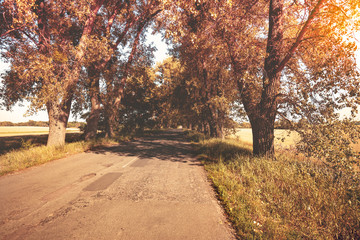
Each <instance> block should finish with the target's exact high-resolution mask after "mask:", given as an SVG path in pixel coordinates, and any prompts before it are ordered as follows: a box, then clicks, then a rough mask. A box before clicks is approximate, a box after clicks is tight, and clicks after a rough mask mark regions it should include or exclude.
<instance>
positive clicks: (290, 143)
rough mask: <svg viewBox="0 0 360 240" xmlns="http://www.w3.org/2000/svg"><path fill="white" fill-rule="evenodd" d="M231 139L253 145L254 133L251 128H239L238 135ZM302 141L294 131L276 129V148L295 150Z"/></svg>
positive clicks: (232, 136)
mask: <svg viewBox="0 0 360 240" xmlns="http://www.w3.org/2000/svg"><path fill="white" fill-rule="evenodd" d="M230 138H236V139H239V140H240V141H242V142H244V143H247V144H250V145H252V142H253V139H252V132H251V128H238V129H236V133H235V134H233V135H231V136H230ZM299 140H300V136H299V135H298V134H297V133H296V132H293V131H289V130H284V129H275V147H276V148H283V149H290V148H293V147H294V146H295V144H296V142H297V141H299Z"/></svg>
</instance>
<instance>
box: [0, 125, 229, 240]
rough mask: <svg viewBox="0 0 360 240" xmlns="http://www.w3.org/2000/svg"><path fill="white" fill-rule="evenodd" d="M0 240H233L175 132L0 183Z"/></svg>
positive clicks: (201, 174)
mask: <svg viewBox="0 0 360 240" xmlns="http://www.w3.org/2000/svg"><path fill="white" fill-rule="evenodd" d="M0 239H6V240H9V239H51V240H52V239H126V240H128V239H129V240H131V239H134V240H135V239H136V240H137V239H139V240H140V239H141V240H143V239H171V240H172V239H181V240H186V239H196V240H197V239H206V240H208V239H214V240H215V239H216V240H225V239H235V237H234V235H233V230H232V229H231V227H230V226H229V224H228V223H227V220H226V218H225V217H224V214H223V211H222V209H221V207H220V206H219V204H218V202H217V200H216V197H215V194H214V191H213V189H212V188H211V184H210V183H209V181H208V180H207V178H206V175H205V172H204V169H203V167H202V166H201V164H200V163H199V162H198V161H197V160H196V159H195V158H194V156H193V154H192V152H191V145H190V144H189V143H187V142H186V141H184V140H183V134H182V132H181V131H180V130H172V131H166V132H163V133H160V134H158V135H156V136H152V137H144V138H141V139H138V140H136V141H132V142H128V143H123V144H120V145H119V146H114V147H109V148H106V149H102V150H97V151H92V152H87V153H82V154H78V155H74V156H70V157H68V158H64V159H60V160H57V161H53V162H50V163H47V164H45V165H42V166H39V167H33V168H30V169H27V170H24V171H20V172H18V173H15V174H12V175H7V176H3V177H0Z"/></svg>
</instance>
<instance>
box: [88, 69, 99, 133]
mask: <svg viewBox="0 0 360 240" xmlns="http://www.w3.org/2000/svg"><path fill="white" fill-rule="evenodd" d="M88 71H89V80H90V90H89V91H90V101H91V110H90V114H89V117H88V118H87V119H86V123H87V124H86V129H85V134H84V135H85V140H91V139H95V138H96V134H97V130H98V125H99V119H100V112H101V102H100V96H99V94H100V86H99V81H100V72H99V71H97V69H96V67H94V66H91V67H89V69H88Z"/></svg>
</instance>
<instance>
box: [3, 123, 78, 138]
mask: <svg viewBox="0 0 360 240" xmlns="http://www.w3.org/2000/svg"><path fill="white" fill-rule="evenodd" d="M79 132H80V129H78V128H67V129H66V133H79ZM48 133H49V128H48V127H29V126H15V127H2V126H1V127H0V137H13V136H24V135H42V134H48Z"/></svg>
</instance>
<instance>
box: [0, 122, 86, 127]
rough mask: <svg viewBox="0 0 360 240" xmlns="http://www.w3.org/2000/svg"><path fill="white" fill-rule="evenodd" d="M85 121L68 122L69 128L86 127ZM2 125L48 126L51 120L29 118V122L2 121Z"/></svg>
mask: <svg viewBox="0 0 360 240" xmlns="http://www.w3.org/2000/svg"><path fill="white" fill-rule="evenodd" d="M84 125H85V123H83V122H68V125H67V127H68V128H80V129H83V128H84ZM0 126H1V127H48V126H49V122H47V121H33V120H29V121H27V122H18V123H13V122H10V121H2V122H0Z"/></svg>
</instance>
